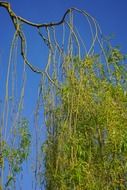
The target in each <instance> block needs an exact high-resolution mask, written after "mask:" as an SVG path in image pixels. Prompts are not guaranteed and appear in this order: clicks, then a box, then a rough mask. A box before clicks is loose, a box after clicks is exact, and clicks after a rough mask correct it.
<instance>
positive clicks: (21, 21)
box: [0, 1, 97, 88]
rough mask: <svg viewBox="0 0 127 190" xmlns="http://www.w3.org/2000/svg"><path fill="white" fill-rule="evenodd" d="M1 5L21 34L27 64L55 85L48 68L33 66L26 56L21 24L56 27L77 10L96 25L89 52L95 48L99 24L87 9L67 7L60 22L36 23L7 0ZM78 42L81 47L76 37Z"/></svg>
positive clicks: (23, 53)
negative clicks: (21, 13) (18, 13)
mask: <svg viewBox="0 0 127 190" xmlns="http://www.w3.org/2000/svg"><path fill="white" fill-rule="evenodd" d="M0 7H3V8H5V9H6V10H7V12H8V13H9V16H10V18H11V20H12V23H13V25H14V27H15V30H16V32H17V35H18V36H19V38H20V40H21V56H22V58H23V60H24V62H25V64H26V65H27V66H28V67H29V68H30V69H31V70H32V71H33V72H35V73H38V74H41V75H43V74H44V75H46V77H47V78H48V80H49V81H50V82H51V83H52V84H53V85H55V86H57V88H59V87H58V85H56V84H55V82H54V81H53V80H52V79H51V77H50V75H49V73H47V71H46V70H41V69H39V68H37V67H35V66H33V65H32V64H31V63H30V62H29V61H28V59H27V56H26V51H25V49H26V41H25V36H24V33H23V31H22V29H21V24H27V25H30V26H32V27H35V28H37V30H38V29H40V28H46V29H47V28H49V27H51V28H52V27H55V26H59V25H62V24H64V23H65V24H67V23H68V22H66V20H65V19H66V17H67V15H68V14H71V13H72V12H73V11H76V12H78V13H80V14H82V15H83V16H85V17H86V18H87V19H88V20H89V22H91V21H92V23H93V25H94V28H95V36H94V37H93V42H92V45H91V48H90V50H89V53H90V51H91V50H92V48H93V46H94V44H95V41H96V40H97V24H96V21H95V19H94V18H93V17H92V16H91V15H89V14H88V13H87V12H86V11H81V10H80V9H77V8H74V7H72V8H70V9H67V10H66V12H65V13H64V15H63V17H62V19H61V20H60V21H58V22H49V23H34V22H31V21H29V20H27V19H25V18H23V17H21V16H18V15H16V13H15V12H14V11H13V9H12V8H11V5H10V3H8V2H6V1H0ZM68 24H69V23H68ZM89 24H90V23H89ZM69 26H70V25H69ZM69 29H70V31H71V33H73V35H74V37H75V33H74V31H73V29H72V28H69ZM39 35H40V36H41V37H42V36H43V35H42V34H41V33H40V32H39ZM48 40H49V39H48ZM44 42H45V43H47V42H46V41H44ZM76 43H77V44H78V48H79V49H80V47H79V46H80V45H79V39H78V38H77V37H76ZM56 45H57V47H58V44H56Z"/></svg>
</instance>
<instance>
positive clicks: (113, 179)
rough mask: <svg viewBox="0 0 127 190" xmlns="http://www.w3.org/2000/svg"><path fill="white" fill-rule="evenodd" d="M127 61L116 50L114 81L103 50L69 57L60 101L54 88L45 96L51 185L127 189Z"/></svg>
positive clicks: (55, 188)
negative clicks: (103, 60) (102, 59)
mask: <svg viewBox="0 0 127 190" xmlns="http://www.w3.org/2000/svg"><path fill="white" fill-rule="evenodd" d="M123 60H124V56H123V55H122V54H121V53H120V52H119V50H117V49H113V50H112V52H111V54H110V56H109V59H108V61H109V67H110V71H111V72H110V75H111V80H108V77H106V73H105V69H104V67H103V65H102V63H100V59H99V56H98V55H95V56H93V55H92V56H87V57H86V58H85V59H84V60H80V59H79V58H76V57H74V58H71V57H67V59H66V62H65V69H66V70H65V80H64V82H63V84H62V89H61V90H60V91H57V92H56V94H57V98H58V100H57V101H55V100H54V99H53V98H52V89H50V90H48V92H47V96H45V103H46V104H45V116H46V124H47V130H48V136H47V140H46V142H45V144H44V145H43V148H42V151H43V153H44V154H45V173H44V175H45V180H46V189H47V190H51V189H52V190H72V189H74V190H102V189H103V190H111V189H114V190H115V189H127V182H126V178H127V95H126V89H125V83H126V74H125V73H124V72H123V70H124V67H125V65H121V64H118V63H120V62H121V61H123ZM112 63H113V64H115V63H117V66H114V67H113V66H112ZM121 68H122V69H121ZM54 104H55V106H54Z"/></svg>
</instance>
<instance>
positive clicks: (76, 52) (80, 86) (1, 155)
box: [0, 1, 127, 190]
mask: <svg viewBox="0 0 127 190" xmlns="http://www.w3.org/2000/svg"><path fill="white" fill-rule="evenodd" d="M0 7H3V8H5V9H6V10H7V11H8V13H9V16H10V18H11V20H12V23H13V25H14V28H15V34H14V38H13V41H12V46H11V49H10V62H9V64H8V73H7V79H6V94H5V102H4V106H3V114H1V139H0V143H1V144H0V145H1V149H0V171H1V186H0V188H1V189H10V188H11V189H16V188H17V181H16V180H17V178H18V175H20V173H22V167H23V164H24V162H25V161H26V160H29V159H31V158H32V155H31V153H30V150H31V149H32V150H33V146H34V143H35V148H34V151H33V152H34V154H35V158H36V160H35V165H34V168H33V173H34V187H33V188H34V189H37V188H39V189H42V186H43V185H44V186H45V189H47V190H56V189H57V190H67V189H69V190H72V189H75V190H85V189H86V190H95V189H98V190H102V189H105V190H107V189H109V190H110V189H126V188H127V183H126V175H127V161H126V160H127V140H126V138H127V132H126V131H127V119H126V114H127V95H126V90H127V89H126V86H127V83H126V82H127V80H126V78H127V75H126V65H125V61H126V56H124V55H123V54H122V52H121V51H120V49H119V48H117V47H112V46H111V44H110V43H109V42H108V43H107V41H104V40H103V39H102V38H101V36H102V33H101V30H100V27H99V25H98V23H97V21H96V20H95V19H94V18H93V17H92V16H91V15H89V14H88V13H87V12H85V11H82V10H79V9H77V8H70V9H68V10H67V11H66V12H65V14H64V15H63V18H62V19H61V20H60V21H59V22H51V23H44V24H36V23H33V22H30V21H28V20H26V19H24V18H22V17H20V16H17V15H16V14H15V13H14V11H13V10H12V8H11V6H10V4H9V3H8V2H3V1H0ZM77 15H78V16H80V17H83V18H86V20H87V21H88V25H89V28H90V34H91V39H92V40H91V39H89V41H90V42H91V44H90V47H89V48H87V47H86V44H85V43H84V38H83V37H82V32H81V34H80V33H79V32H78V28H77V24H78V19H79V17H78V16H77ZM24 24H26V25H29V26H31V27H33V28H36V30H37V32H38V34H39V36H40V37H41V39H42V40H43V42H44V43H45V44H46V45H47V47H48V50H49V52H48V59H47V64H46V66H45V69H43V70H42V69H39V68H37V67H36V66H33V64H31V63H30V62H29V60H28V58H27V53H26V39H25V34H24V31H23V25H24ZM43 28H44V29H45V31H42V29H43ZM61 28H62V29H61ZM61 31H62V32H61ZM60 32H61V33H62V35H60V34H59V35H58V33H60ZM18 41H20V47H19V46H18V48H19V49H20V54H21V57H22V59H23V61H24V66H23V71H22V72H23V82H22V87H21V90H19V93H20V96H19V98H18V99H17V98H16V97H15V88H16V85H15V74H14V73H15V65H14V61H13V58H14V56H15V50H16V48H17V43H18ZM98 46H99V48H98ZM26 66H28V67H29V68H30V69H31V71H33V72H35V73H36V74H40V75H41V81H40V85H39V93H38V97H37V105H36V109H35V114H34V115H35V118H34V125H35V138H33V136H32V129H31V128H30V127H29V122H28V119H26V118H25V117H24V116H23V99H24V91H25V80H26V79H25V74H26V70H25V67H26ZM10 67H11V68H12V70H11V69H10ZM11 72H12V75H11ZM10 76H11V77H10ZM9 79H10V80H9ZM10 89H11V90H10ZM17 102H18V103H17ZM42 104H43V109H44V120H45V125H46V128H47V138H46V141H45V142H44V143H43V142H42V141H41V137H40V131H41V129H40V128H39V118H40V117H42V116H40V114H39V110H40V109H41V108H42ZM9 133H10V134H9ZM33 140H34V141H35V142H33Z"/></svg>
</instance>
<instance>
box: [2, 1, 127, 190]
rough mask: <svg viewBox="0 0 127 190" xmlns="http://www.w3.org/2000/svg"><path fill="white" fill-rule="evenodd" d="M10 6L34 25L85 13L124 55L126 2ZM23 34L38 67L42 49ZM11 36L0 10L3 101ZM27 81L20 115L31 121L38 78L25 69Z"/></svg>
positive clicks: (21, 3) (126, 45) (126, 44)
mask: <svg viewBox="0 0 127 190" xmlns="http://www.w3.org/2000/svg"><path fill="white" fill-rule="evenodd" d="M10 3H11V6H12V8H13V10H14V11H15V13H16V14H17V15H19V16H22V17H24V18H26V19H28V20H31V21H33V22H38V23H43V22H50V21H58V20H60V19H61V17H62V16H63V14H64V12H65V11H66V10H67V9H68V8H70V7H77V8H80V9H83V10H86V11H87V12H89V13H90V14H91V15H92V16H93V17H95V18H96V19H97V21H98V22H99V24H100V26H101V28H102V31H103V33H104V34H105V35H109V34H114V35H115V38H114V43H115V44H117V45H120V46H121V48H122V50H123V51H124V52H125V53H127V25H126V20H127V0H121V1H120V0H10ZM79 24H80V23H79ZM27 30H28V31H29V33H28V34H27V35H28V38H29V41H30V45H29V43H28V53H29V57H30V60H32V62H33V63H35V62H36V63H37V65H38V66H40V61H41V60H43V58H44V56H45V55H44V54H45V50H44V47H42V44H41V43H40V42H39V39H38V38H37V37H36V35H35V34H34V33H33V31H32V30H31V29H30V27H28V28H27ZM13 32H14V29H13V25H12V23H11V20H10V19H9V17H8V14H7V13H6V11H5V10H3V9H2V8H0V80H1V81H0V98H3V95H4V91H5V86H4V85H3V81H4V80H5V73H6V69H7V62H8V56H9V47H10V42H11V38H12V34H13ZM31 35H32V37H31ZM41 48H42V49H41ZM27 79H28V82H27V89H26V94H25V96H26V97H25V107H24V114H25V115H26V116H27V117H28V118H30V119H31V120H32V118H33V109H34V108H35V102H36V96H37V86H38V84H39V79H40V77H39V76H37V75H36V74H34V73H31V71H30V70H29V69H28V77H27ZM44 136H45V135H44ZM26 172H27V171H26ZM30 181H31V178H28V180H27V175H26V180H24V184H26V185H27V188H26V187H25V186H24V188H23V190H26V189H31V187H30V186H29V184H30ZM28 187H29V188H28ZM17 190H18V189H17Z"/></svg>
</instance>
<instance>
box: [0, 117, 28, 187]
mask: <svg viewBox="0 0 127 190" xmlns="http://www.w3.org/2000/svg"><path fill="white" fill-rule="evenodd" d="M19 126H20V127H18V126H17V128H16V137H17V139H19V143H18V146H17V147H16V148H15V147H13V146H10V145H8V144H7V143H6V142H5V141H2V142H1V144H2V146H1V147H2V153H1V156H0V166H1V167H4V161H6V162H8V164H9V168H10V172H9V173H10V174H9V175H8V180H7V182H6V184H5V187H8V186H10V185H11V183H12V182H13V181H14V178H15V176H16V174H18V173H19V172H20V171H21V170H22V164H23V162H24V161H25V160H27V158H28V155H29V148H30V144H31V135H30V133H29V129H28V121H27V120H26V119H22V121H21V123H20V125H19Z"/></svg>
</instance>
